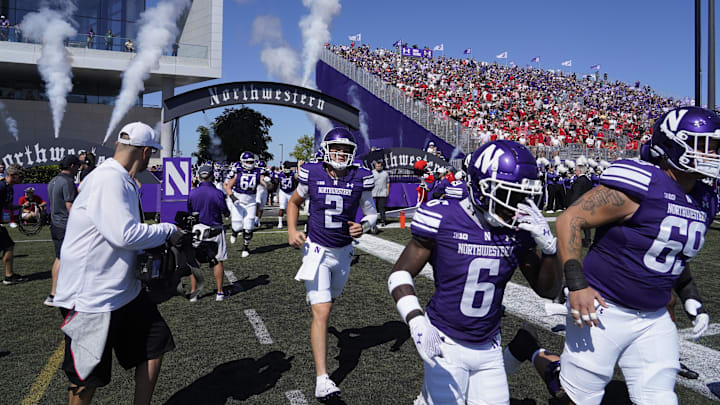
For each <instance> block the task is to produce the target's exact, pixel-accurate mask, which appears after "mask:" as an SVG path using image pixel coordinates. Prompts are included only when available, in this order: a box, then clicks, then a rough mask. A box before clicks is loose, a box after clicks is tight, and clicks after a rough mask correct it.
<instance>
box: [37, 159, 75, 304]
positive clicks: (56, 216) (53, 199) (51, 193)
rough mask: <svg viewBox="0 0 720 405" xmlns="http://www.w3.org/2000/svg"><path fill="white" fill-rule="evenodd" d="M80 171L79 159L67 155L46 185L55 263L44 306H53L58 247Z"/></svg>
mask: <svg viewBox="0 0 720 405" xmlns="http://www.w3.org/2000/svg"><path fill="white" fill-rule="evenodd" d="M79 169H80V159H79V158H78V157H77V156H75V155H67V156H65V157H64V158H63V160H62V161H61V162H60V173H58V175H57V176H55V177H53V178H52V180H50V183H48V200H49V201H50V236H51V237H52V241H53V245H55V261H54V262H53V265H52V270H51V272H50V273H51V274H52V286H51V287H50V294H48V296H47V298H45V302H44V304H45V305H47V306H53V300H54V299H55V288H56V287H57V277H58V272H59V271H60V247H61V246H62V243H63V239H65V228H67V220H68V216H69V215H70V209H71V208H72V204H73V201H75V198H76V197H77V194H78V193H77V189H76V188H75V183H74V181H73V179H75V175H76V174H77V172H78V170H79Z"/></svg>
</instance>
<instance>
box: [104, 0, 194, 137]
mask: <svg viewBox="0 0 720 405" xmlns="http://www.w3.org/2000/svg"><path fill="white" fill-rule="evenodd" d="M190 3H191V0H164V1H161V2H160V3H158V4H157V6H155V7H153V8H149V9H147V10H145V12H143V13H142V15H141V16H140V29H139V30H138V34H137V50H138V51H137V54H136V55H135V58H133V60H132V62H130V66H128V68H127V69H126V70H125V73H123V80H122V87H121V89H120V94H119V95H118V97H117V99H116V100H115V108H114V109H113V113H112V116H111V117H110V125H109V126H108V129H107V132H106V133H105V140H104V141H103V143H105V142H107V140H108V138H109V137H110V134H111V133H112V132H113V130H115V128H116V127H117V125H118V124H119V123H120V120H122V118H123V117H124V116H125V114H127V112H128V111H129V110H130V108H131V107H132V106H133V105H134V104H135V101H136V100H137V97H138V95H139V94H140V93H141V92H142V91H143V90H145V84H144V82H145V80H147V79H148V78H149V77H150V70H152V69H153V68H155V67H157V66H158V63H159V62H160V57H161V56H162V53H163V50H165V49H167V48H168V47H169V46H170V44H171V43H172V42H173V41H174V40H175V38H176V37H177V35H178V27H177V21H178V19H179V18H180V16H181V15H182V14H183V13H184V12H185V9H187V8H188V7H189V6H190Z"/></svg>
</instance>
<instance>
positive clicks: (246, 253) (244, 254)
mask: <svg viewBox="0 0 720 405" xmlns="http://www.w3.org/2000/svg"><path fill="white" fill-rule="evenodd" d="M240 256H241V257H248V256H250V252H248V251H247V250H243V251H242V253H241V254H240Z"/></svg>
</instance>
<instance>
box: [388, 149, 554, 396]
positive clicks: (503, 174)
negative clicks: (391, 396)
mask: <svg viewBox="0 0 720 405" xmlns="http://www.w3.org/2000/svg"><path fill="white" fill-rule="evenodd" d="M467 166H468V167H467V184H468V192H469V197H468V198H466V199H464V200H457V199H448V200H442V199H441V200H431V201H429V202H427V203H425V204H423V205H422V206H421V207H420V208H418V210H417V211H416V213H415V216H414V217H413V222H412V226H411V230H412V235H413V239H412V240H411V241H410V243H408V245H407V246H406V247H405V250H404V251H403V253H402V254H401V255H400V258H399V259H398V261H397V263H395V266H394V267H393V271H392V273H391V274H390V277H389V279H388V289H389V291H390V294H391V295H392V297H393V298H394V299H395V302H396V304H397V309H398V312H399V313H400V315H401V317H402V319H403V320H404V321H405V322H407V323H408V325H409V326H410V334H411V337H412V339H413V341H414V343H415V346H416V348H417V351H418V353H419V354H420V357H421V358H422V359H423V362H424V366H425V379H424V384H423V389H422V394H421V398H419V399H422V400H424V402H426V403H428V404H431V405H432V404H466V403H467V404H470V403H472V404H478V403H483V404H484V403H491V404H507V403H509V401H510V394H509V391H508V384H507V377H506V375H505V368H504V365H503V351H502V348H501V346H500V322H501V318H502V305H501V304H502V299H503V294H504V291H505V285H506V284H507V282H508V281H509V280H510V277H511V276H512V274H513V273H514V272H515V269H516V268H518V267H519V268H520V270H521V271H522V273H523V275H524V276H525V278H527V280H528V281H529V282H530V285H531V286H532V288H533V290H535V292H537V293H538V294H539V295H541V296H543V297H547V298H553V297H555V296H556V295H557V294H558V293H559V291H560V286H561V281H562V273H561V271H560V266H559V263H558V260H557V256H556V239H555V237H554V236H553V235H552V233H551V232H550V227H549V226H548V223H547V221H546V220H545V218H544V217H543V216H542V213H540V211H539V210H538V208H537V206H536V203H535V202H536V201H537V200H538V199H539V198H540V197H541V196H542V184H541V182H540V180H538V170H537V166H536V163H535V158H534V157H533V156H532V154H531V153H530V151H528V150H527V148H525V147H524V146H522V145H520V144H519V143H516V142H512V141H505V140H500V141H494V142H489V143H486V144H485V145H483V146H481V147H480V148H479V149H477V150H476V151H475V152H474V153H473V154H472V155H471V156H470V160H469V161H468V165H467ZM536 247H539V248H540V249H541V251H542V254H539V253H538V252H537V250H536ZM427 262H429V263H430V264H431V265H432V267H433V276H434V279H435V292H434V293H433V296H432V298H431V299H430V302H429V303H428V305H427V307H426V308H425V312H424V313H423V310H422V307H421V306H420V304H419V301H418V297H417V296H416V295H415V288H414V284H413V278H414V277H415V276H417V274H418V273H420V270H421V269H422V268H423V266H424V265H425V263H427Z"/></svg>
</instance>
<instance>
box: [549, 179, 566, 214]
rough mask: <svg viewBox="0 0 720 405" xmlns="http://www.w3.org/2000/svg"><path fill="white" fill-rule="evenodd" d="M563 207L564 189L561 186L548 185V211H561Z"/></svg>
mask: <svg viewBox="0 0 720 405" xmlns="http://www.w3.org/2000/svg"><path fill="white" fill-rule="evenodd" d="M564 206H565V187H563V186H562V185H561V184H549V185H548V203H547V209H548V210H553V211H557V210H561V209H563V207H564Z"/></svg>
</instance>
